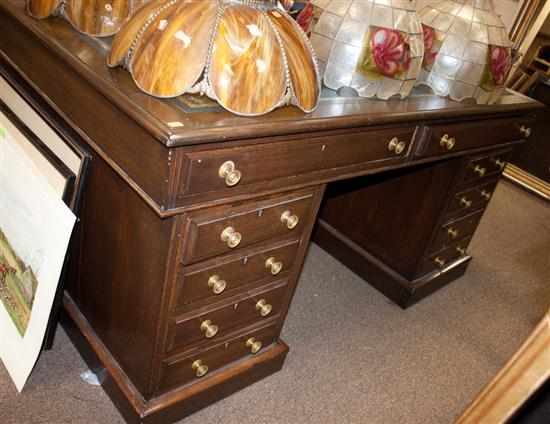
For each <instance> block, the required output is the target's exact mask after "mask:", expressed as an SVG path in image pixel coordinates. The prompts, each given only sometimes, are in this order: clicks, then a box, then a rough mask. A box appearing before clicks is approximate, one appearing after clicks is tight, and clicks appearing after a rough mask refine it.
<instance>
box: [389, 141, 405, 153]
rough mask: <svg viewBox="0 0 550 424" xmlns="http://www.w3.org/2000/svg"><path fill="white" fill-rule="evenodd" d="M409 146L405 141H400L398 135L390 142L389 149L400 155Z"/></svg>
mask: <svg viewBox="0 0 550 424" xmlns="http://www.w3.org/2000/svg"><path fill="white" fill-rule="evenodd" d="M405 147H407V144H406V143H405V142H404V141H399V139H398V138H397V137H394V138H392V139H391V140H390V142H389V143H388V150H389V151H390V152H395V154H396V155H400V154H401V153H403V151H404V150H405Z"/></svg>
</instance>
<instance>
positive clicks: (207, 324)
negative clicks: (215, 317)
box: [201, 319, 218, 339]
mask: <svg viewBox="0 0 550 424" xmlns="http://www.w3.org/2000/svg"><path fill="white" fill-rule="evenodd" d="M201 331H202V332H203V333H204V337H206V338H207V339H211V338H212V337H214V336H215V335H216V334H218V326H217V325H214V324H212V321H210V320H209V319H207V320H205V321H203V322H202V323H201Z"/></svg>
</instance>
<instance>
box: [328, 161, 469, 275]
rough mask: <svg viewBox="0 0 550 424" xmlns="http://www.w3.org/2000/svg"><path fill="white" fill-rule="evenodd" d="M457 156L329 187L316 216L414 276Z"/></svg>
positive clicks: (402, 271) (436, 220) (450, 184)
mask: <svg viewBox="0 0 550 424" xmlns="http://www.w3.org/2000/svg"><path fill="white" fill-rule="evenodd" d="M460 166H461V161H460V159H454V160H447V161H443V162H440V163H438V164H436V165H429V166H428V165H423V166H416V167H412V168H407V169H404V170H399V171H393V172H387V173H384V174H381V175H379V176H373V177H369V178H366V177H364V178H357V179H353V180H348V181H344V182H341V183H335V184H333V185H331V186H330V187H329V190H328V192H327V198H326V199H325V202H324V204H323V206H322V209H321V213H320V216H321V218H322V219H323V220H324V221H326V222H327V223H328V224H330V225H331V226H332V227H333V228H335V229H337V230H338V231H339V232H341V233H342V234H344V235H345V236H346V237H349V239H350V240H353V241H354V242H355V243H357V244H358V245H360V246H362V247H363V248H364V249H365V250H367V251H368V252H370V253H371V254H372V255H374V256H376V257H377V258H378V259H380V260H381V261H382V262H384V263H385V264H387V265H389V266H391V267H392V268H393V269H395V270H396V271H397V272H399V273H400V274H402V275H403V276H405V277H408V278H413V277H414V275H415V270H416V267H417V264H418V261H419V260H420V256H421V255H422V252H423V251H424V250H425V249H426V247H427V245H428V242H429V240H430V237H431V236H432V231H433V228H434V227H435V226H436V225H437V222H438V220H439V218H440V214H441V211H442V209H443V208H444V205H445V202H446V201H447V196H448V193H449V191H450V190H451V186H452V183H453V181H454V178H455V174H456V172H457V170H458V169H459V167H460Z"/></svg>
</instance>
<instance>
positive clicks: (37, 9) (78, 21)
mask: <svg viewBox="0 0 550 424" xmlns="http://www.w3.org/2000/svg"><path fill="white" fill-rule="evenodd" d="M145 1H147V0H28V1H27V11H28V13H29V14H30V15H31V16H33V17H35V18H39V19H43V18H47V17H48V16H52V15H61V16H64V17H65V19H67V20H68V21H69V22H70V23H71V25H73V26H74V27H75V28H76V29H77V30H78V31H80V32H82V33H84V34H87V35H91V36H95V37H106V36H110V35H113V34H115V33H116V32H117V31H118V30H119V29H120V27H121V25H122V24H123V23H124V22H125V21H126V20H127V19H128V18H129V16H130V15H131V14H132V12H133V11H134V10H136V9H137V8H138V7H140V6H141V5H142V4H143V3H144V2H145Z"/></svg>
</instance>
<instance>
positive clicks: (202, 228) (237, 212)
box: [182, 193, 313, 264]
mask: <svg viewBox="0 0 550 424" xmlns="http://www.w3.org/2000/svg"><path fill="white" fill-rule="evenodd" d="M312 200H313V195H312V194H311V193H305V194H303V195H301V196H299V195H295V196H292V197H278V198H274V199H271V200H267V201H256V202H247V203H246V204H244V206H239V207H220V208H213V209H209V210H207V211H205V212H202V211H201V212H196V213H191V214H189V215H188V216H187V219H188V224H189V225H188V230H187V235H186V237H185V239H186V241H187V242H186V244H185V248H184V253H183V257H182V262H183V263H185V264H188V263H192V262H196V261H198V260H202V259H206V258H209V257H212V256H216V255H220V254H224V253H229V252H232V251H236V250H238V249H240V248H243V247H247V246H251V245H252V244H255V243H258V242H261V241H264V240H268V239H272V238H277V237H284V236H296V237H298V236H299V235H300V234H301V232H302V229H303V228H304V227H305V226H306V224H307V220H308V219H309V217H310V208H311V203H312Z"/></svg>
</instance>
